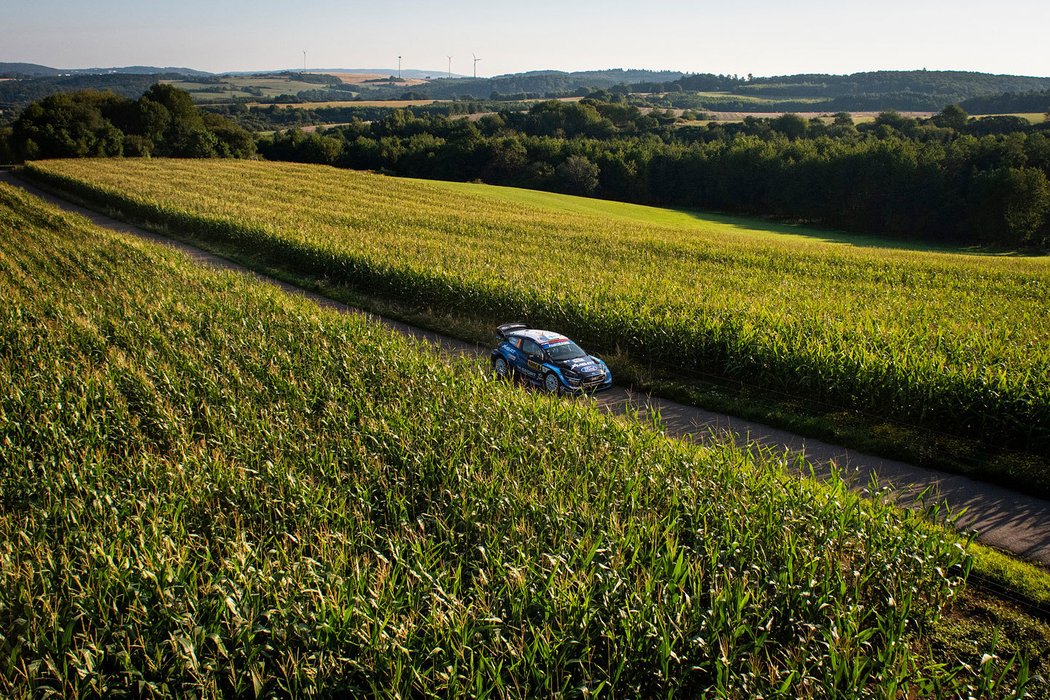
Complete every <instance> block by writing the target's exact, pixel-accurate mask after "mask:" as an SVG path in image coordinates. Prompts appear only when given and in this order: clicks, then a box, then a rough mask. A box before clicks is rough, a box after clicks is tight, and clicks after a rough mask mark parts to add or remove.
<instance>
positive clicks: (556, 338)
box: [510, 328, 569, 347]
mask: <svg viewBox="0 0 1050 700" xmlns="http://www.w3.org/2000/svg"><path fill="white" fill-rule="evenodd" d="M510 335H513V336H517V337H519V338H528V339H529V340H534V341H536V342H537V343H539V344H540V345H541V346H542V347H547V346H548V345H556V344H558V343H567V342H569V339H568V338H567V337H565V336H564V335H562V334H561V333H554V332H553V331H544V330H540V329H538V328H523V329H521V330H515V331H512V332H511V333H510Z"/></svg>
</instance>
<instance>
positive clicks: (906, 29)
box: [0, 0, 1050, 76]
mask: <svg viewBox="0 0 1050 700" xmlns="http://www.w3.org/2000/svg"><path fill="white" fill-rule="evenodd" d="M1048 27H1050V2H1048V1H1047V0H1000V1H999V2H994V3H991V2H988V1H987V0H981V2H977V1H975V0H932V1H924V0H911V1H910V2H909V1H906V0H882V1H881V2H865V3H853V2H849V0H838V1H836V2H832V1H830V0H798V1H796V2H774V1H773V0H722V1H721V2H717V3H713V2H707V1H705V0H692V1H684V0H659V1H658V2H645V1H643V0H629V1H628V0H605V1H604V2H595V1H593V0H576V1H574V2H573V1H562V2H555V1H553V0H527V1H524V2H523V1H521V0H517V1H516V2H502V1H500V0H488V1H487V2H481V1H479V0H443V1H442V2H419V1H417V0H391V1H390V2H379V1H377V0H370V1H369V2H357V1H351V0H342V1H341V2H335V1H332V0H314V1H313V2H308V3H292V2H288V1H287V0H282V1H281V2H277V1H276V0H253V1H251V2H248V1H245V0H180V2H154V1H153V0H92V1H91V2H83V1H75V0H0V62H24V63H39V64H43V65H46V66H51V67H55V68H88V67H109V66H128V65H151V66H162V67H163V66H181V67H187V68H196V69H199V70H205V71H211V72H225V71H252V70H277V69H289V68H302V67H303V58H304V57H303V52H304V51H306V66H307V68H310V69H320V68H383V69H391V70H393V69H396V68H397V63H398V61H397V57H398V56H401V57H402V67H403V68H404V69H420V70H425V71H429V72H434V73H440V72H444V71H445V70H447V68H448V58H447V56H449V55H451V56H452V57H453V58H452V71H453V72H454V73H459V74H465V75H466V74H470V73H471V72H472V70H473V61H472V55H477V57H479V58H480V59H481V61H479V62H478V64H477V68H478V75H479V76H491V75H499V74H504V73H516V72H522V71H529V70H546V69H555V70H565V71H573V70H592V69H603V68H648V69H653V70H676V71H682V72H687V73H722V74H738V75H746V74H748V73H752V74H754V75H755V76H769V75H787V74H793V73H854V72H859V71H869V70H912V69H920V68H926V69H929V70H973V71H981V72H987V73H1010V74H1017V75H1035V76H1050V40H1048V39H1047V36H1048V29H1047V28H1048Z"/></svg>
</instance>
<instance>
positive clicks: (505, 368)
mask: <svg viewBox="0 0 1050 700" xmlns="http://www.w3.org/2000/svg"><path fill="white" fill-rule="evenodd" d="M492 371H493V372H494V373H495V375H496V378H497V379H509V378H510V365H508V364H507V361H506V360H505V359H503V358H502V357H497V358H496V359H495V360H493V361H492Z"/></svg>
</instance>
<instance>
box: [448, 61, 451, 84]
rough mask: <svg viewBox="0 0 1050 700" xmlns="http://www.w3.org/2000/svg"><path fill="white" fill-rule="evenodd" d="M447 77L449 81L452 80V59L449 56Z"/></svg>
mask: <svg viewBox="0 0 1050 700" xmlns="http://www.w3.org/2000/svg"><path fill="white" fill-rule="evenodd" d="M448 77H449V79H451V78H452V57H451V56H449V57H448Z"/></svg>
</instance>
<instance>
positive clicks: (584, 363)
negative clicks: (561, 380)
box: [554, 357, 605, 377]
mask: <svg viewBox="0 0 1050 700" xmlns="http://www.w3.org/2000/svg"><path fill="white" fill-rule="evenodd" d="M554 364H556V365H557V366H558V367H560V368H561V369H568V370H572V371H573V372H575V373H576V374H580V375H583V376H585V377H588V376H591V375H594V374H605V370H604V369H603V368H602V366H601V365H600V364H599V363H598V362H597V361H595V359H594V358H593V357H576V358H573V359H571V360H559V361H558V362H555V363H554Z"/></svg>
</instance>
